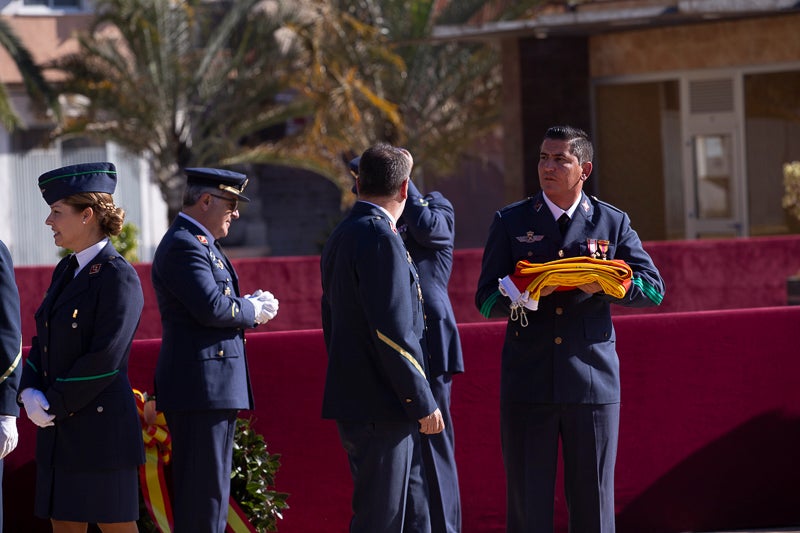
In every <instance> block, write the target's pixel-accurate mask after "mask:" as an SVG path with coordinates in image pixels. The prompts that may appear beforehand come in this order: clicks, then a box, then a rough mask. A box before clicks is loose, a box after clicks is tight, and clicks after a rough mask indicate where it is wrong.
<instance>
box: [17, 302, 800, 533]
mask: <svg viewBox="0 0 800 533" xmlns="http://www.w3.org/2000/svg"><path fill="white" fill-rule="evenodd" d="M614 323H615V325H616V328H617V334H618V344H619V353H620V359H621V365H622V409H621V411H622V414H621V416H622V420H621V430H620V445H619V455H618V461H617V469H616V479H617V490H616V501H617V523H618V528H617V530H618V531H619V532H620V533H642V532H644V531H646V532H648V533H673V532H674V533H677V532H681V531H690V530H691V531H698V530H721V529H725V530H730V529H740V528H759V527H777V526H788V525H797V524H800V492H798V489H797V487H800V453H798V452H797V450H798V444H799V443H800V393H798V377H797V376H798V375H800V358H798V355H800V352H799V351H798V348H797V346H798V344H797V336H796V331H797V328H798V327H800V306H798V307H782V308H763V309H741V310H728V311H707V312H697V313H669V314H649V315H642V316H622V317H616V318H615V319H614ZM504 327H505V324H503V323H500V322H483V323H474V324H461V325H460V326H459V328H460V332H461V338H462V343H463V345H464V356H465V363H466V366H467V371H466V373H464V374H462V375H459V376H456V377H455V379H454V384H453V405H452V415H453V422H454V425H455V430H456V457H457V461H458V466H459V473H460V482H461V490H462V500H463V502H462V503H463V508H464V533H492V532H501V531H504V522H505V486H504V484H505V481H504V473H503V466H502V457H501V454H500V440H499V422H498V413H499V395H498V385H499V360H500V348H501V346H502V340H503V331H504ZM247 339H248V342H247V346H248V353H249V358H250V367H251V376H252V380H253V386H254V392H255V401H256V410H255V412H254V413H252V414H253V416H255V418H256V420H255V428H256V429H257V430H258V431H259V432H261V433H262V434H263V435H264V436H265V439H266V440H267V442H268V449H269V450H270V452H272V453H280V454H282V458H281V462H282V466H281V468H280V470H279V472H278V475H277V480H276V481H277V489H278V490H281V491H285V492H289V493H290V494H291V496H290V497H289V500H288V501H289V505H290V506H291V507H290V509H288V510H287V511H286V513H285V518H284V519H283V520H282V521H281V522H280V523H279V531H280V532H281V533H315V532H326V533H327V532H330V531H346V529H347V521H348V518H349V514H350V510H349V504H350V491H351V489H352V483H351V480H350V473H349V470H348V466H347V461H346V458H345V454H344V451H343V450H342V448H341V445H340V443H339V439H338V436H337V433H336V429H335V425H334V423H333V422H331V421H327V420H322V419H321V418H320V408H321V397H322V387H323V382H324V375H325V365H326V356H325V351H324V346H323V341H322V334H321V331H319V330H307V331H285V332H271V333H250V334H248V336H247ZM158 346H159V341H158V340H146V341H136V342H134V347H133V353H132V355H131V359H130V376H131V379H132V383H133V385H134V386H135V387H137V388H140V389H143V390H152V385H151V383H152V376H153V369H154V366H155V360H156V355H157V352H158ZM243 414H245V415H246V414H248V413H243ZM19 427H20V446H19V448H18V449H17V450H16V451H14V453H12V454H11V455H10V456H9V457H8V458H7V459H6V467H5V468H6V473H5V501H6V507H5V509H6V527H7V530H8V531H26V532H30V533H36V532H37V531H42V532H45V531H49V525H48V524H47V523H45V522H43V521H39V520H35V519H33V518H32V499H33V497H32V494H33V479H34V465H33V444H34V430H33V428H34V427H33V424H31V423H30V421H28V420H27V419H26V418H25V415H24V414H23V415H22V418H21V419H20V421H19ZM562 494H563V489H562V488H561V484H560V483H559V488H558V498H559V507H558V509H557V517H556V519H557V524H558V531H559V532H565V531H566V529H565V525H566V519H565V512H566V511H565V507H564V503H563V495H562Z"/></svg>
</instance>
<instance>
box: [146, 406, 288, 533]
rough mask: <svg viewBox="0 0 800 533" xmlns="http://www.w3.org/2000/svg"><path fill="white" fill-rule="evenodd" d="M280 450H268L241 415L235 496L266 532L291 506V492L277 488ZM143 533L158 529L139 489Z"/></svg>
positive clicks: (154, 532) (235, 454)
mask: <svg viewBox="0 0 800 533" xmlns="http://www.w3.org/2000/svg"><path fill="white" fill-rule="evenodd" d="M280 457H281V456H280V455H279V454H271V453H269V452H268V451H267V443H266V442H265V441H264V438H263V437H262V436H261V435H259V434H258V433H256V432H255V430H253V428H252V419H246V418H239V419H237V424H236V434H235V435H234V442H233V469H232V472H231V496H232V497H233V499H234V500H235V501H236V502H237V503H238V504H239V507H241V509H242V511H243V512H244V514H245V515H247V517H248V518H249V519H250V523H251V524H253V527H255V529H256V531H258V532H259V533H266V532H268V531H277V530H278V520H280V519H282V518H283V511H284V510H285V509H288V508H289V505H288V504H287V503H286V500H287V498H288V497H289V495H288V494H286V493H284V492H277V491H274V490H272V489H271V488H270V487H273V486H274V485H275V474H276V473H277V472H278V469H279V468H280V466H281V463H280ZM139 509H140V513H139V515H140V516H139V521H138V522H137V524H138V526H139V531H140V533H158V529H157V528H156V526H155V524H154V523H153V520H152V519H151V518H150V515H149V514H148V511H147V507H145V504H144V499H143V498H142V494H141V491H140V492H139Z"/></svg>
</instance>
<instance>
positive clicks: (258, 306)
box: [245, 296, 264, 324]
mask: <svg viewBox="0 0 800 533" xmlns="http://www.w3.org/2000/svg"><path fill="white" fill-rule="evenodd" d="M245 298H246V299H247V301H248V302H250V303H251V304H253V309H254V311H255V317H256V324H261V322H259V319H260V317H261V314H262V313H263V312H264V302H262V301H261V300H259V299H258V298H257V297H255V296H245Z"/></svg>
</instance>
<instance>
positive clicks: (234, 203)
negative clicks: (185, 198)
mask: <svg viewBox="0 0 800 533" xmlns="http://www.w3.org/2000/svg"><path fill="white" fill-rule="evenodd" d="M208 194H209V195H210V196H213V197H214V198H219V199H220V200H226V201H227V204H228V209H229V210H230V211H236V210H237V209H239V200H236V199H235V198H228V197H227V196H222V195H219V194H214V193H212V192H210V193H208Z"/></svg>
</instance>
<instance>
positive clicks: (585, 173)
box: [581, 161, 592, 181]
mask: <svg viewBox="0 0 800 533" xmlns="http://www.w3.org/2000/svg"><path fill="white" fill-rule="evenodd" d="M581 169H582V170H583V173H582V174H581V181H586V178H588V177H589V174H591V173H592V162H591V161H587V162H586V163H584V164H583V165H581Z"/></svg>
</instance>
